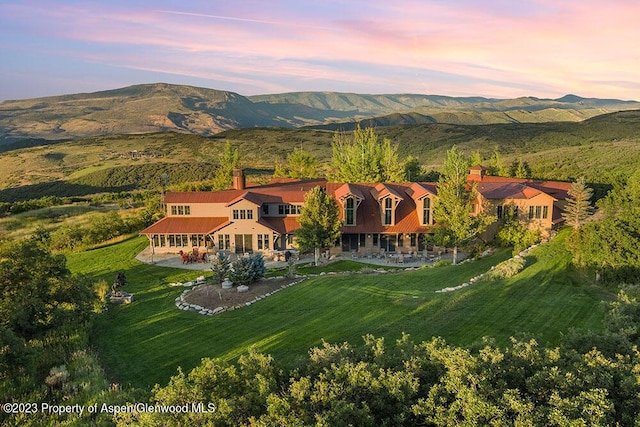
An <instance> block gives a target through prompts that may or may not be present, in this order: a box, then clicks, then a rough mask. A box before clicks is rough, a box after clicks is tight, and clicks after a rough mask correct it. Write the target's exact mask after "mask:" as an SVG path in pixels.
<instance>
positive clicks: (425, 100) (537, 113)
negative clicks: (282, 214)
mask: <svg viewBox="0 0 640 427" xmlns="http://www.w3.org/2000/svg"><path fill="white" fill-rule="evenodd" d="M629 109H640V103H639V102H636V101H621V100H610V99H587V98H581V97H579V96H575V95H567V96H564V97H562V98H559V99H555V100H553V99H540V98H533V97H524V98H517V99H508V100H505V99H492V98H482V97H448V96H439V95H416V94H394V95H363V94H355V93H337V92H295V93H284V94H273V95H258V96H250V97H245V96H242V95H239V94H237V93H234V92H228V91H221V90H214V89H206V88H198V87H192V86H181V85H170V84H165V83H156V84H143V85H135V86H129V87H125V88H121V89H114V90H108V91H101V92H95V93H84V94H73V95H63V96H53V97H46V98H34V99H27V100H9V101H4V102H2V103H0V151H6V150H8V149H13V148H17V147H24V146H29V145H43V144H46V143H47V142H48V141H49V140H56V141H60V140H71V139H79V138H87V137H92V136H97V135H108V134H135V133H149V132H164V131H174V132H183V133H191V134H197V135H203V136H208V135H214V134H217V133H220V132H222V131H225V130H229V129H238V128H253V127H283V128H296V127H303V126H318V125H330V127H331V128H343V129H348V128H349V127H350V126H354V123H356V122H358V121H360V120H364V119H371V120H373V122H374V123H379V125H384V126H389V125H401V124H421V123H451V124H492V123H536V122H550V121H581V120H584V119H587V118H590V117H593V116H596V115H600V114H604V113H608V112H614V111H621V110H629Z"/></svg>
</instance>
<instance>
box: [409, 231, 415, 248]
mask: <svg viewBox="0 0 640 427" xmlns="http://www.w3.org/2000/svg"><path fill="white" fill-rule="evenodd" d="M409 238H410V246H415V245H416V234H415V233H411V234H410V235H409Z"/></svg>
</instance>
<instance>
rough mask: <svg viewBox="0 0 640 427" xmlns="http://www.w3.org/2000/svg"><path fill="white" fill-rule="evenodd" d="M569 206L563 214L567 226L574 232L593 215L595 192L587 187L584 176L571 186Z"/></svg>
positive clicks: (568, 199)
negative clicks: (592, 199) (592, 206)
mask: <svg viewBox="0 0 640 427" xmlns="http://www.w3.org/2000/svg"><path fill="white" fill-rule="evenodd" d="M567 193H568V194H569V197H568V198H567V205H566V207H565V209H564V212H563V213H562V217H563V218H564V220H565V221H566V223H567V225H570V226H571V227H573V229H574V230H577V229H578V228H580V226H581V225H582V224H584V222H585V221H586V219H587V218H588V217H589V216H590V215H591V210H592V209H591V202H590V201H591V196H592V195H593V190H592V189H591V188H589V187H587V185H586V183H585V178H584V176H581V177H580V178H578V179H577V180H576V182H574V183H573V184H572V185H571V188H570V189H569V191H568V192H567Z"/></svg>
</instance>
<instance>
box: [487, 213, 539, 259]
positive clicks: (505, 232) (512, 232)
mask: <svg viewBox="0 0 640 427" xmlns="http://www.w3.org/2000/svg"><path fill="white" fill-rule="evenodd" d="M496 238H497V239H498V242H499V243H500V245H501V246H513V253H514V254H516V253H519V252H520V251H522V250H524V249H526V248H528V247H530V246H532V245H534V244H536V243H540V231H539V230H532V229H530V228H529V227H528V226H527V225H526V224H524V223H521V222H518V221H516V220H508V221H507V222H505V223H504V225H503V226H502V227H501V228H500V230H499V231H498V234H497V235H496Z"/></svg>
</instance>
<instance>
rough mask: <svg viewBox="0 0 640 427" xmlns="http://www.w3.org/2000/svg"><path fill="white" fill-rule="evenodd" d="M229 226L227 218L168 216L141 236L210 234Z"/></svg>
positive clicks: (142, 232) (144, 231)
mask: <svg viewBox="0 0 640 427" xmlns="http://www.w3.org/2000/svg"><path fill="white" fill-rule="evenodd" d="M227 224H229V218H227V217H212V218H209V217H185V216H168V217H165V218H162V219H161V220H160V221H158V222H156V223H155V224H153V225H151V226H149V227H147V228H145V229H144V230H142V231H141V232H140V234H209V233H213V232H214V231H216V230H217V229H219V228H222V227H224V226H225V225H227Z"/></svg>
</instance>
